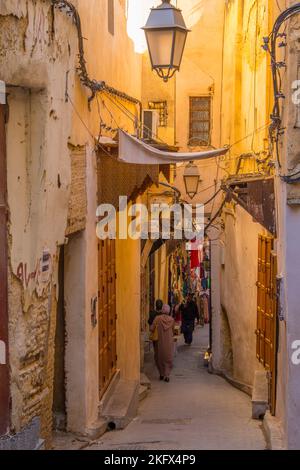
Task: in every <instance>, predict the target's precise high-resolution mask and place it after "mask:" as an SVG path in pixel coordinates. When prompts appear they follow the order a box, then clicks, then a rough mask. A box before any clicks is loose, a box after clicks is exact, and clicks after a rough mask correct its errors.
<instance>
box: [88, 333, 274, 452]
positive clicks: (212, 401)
mask: <svg viewBox="0 0 300 470" xmlns="http://www.w3.org/2000/svg"><path fill="white" fill-rule="evenodd" d="M207 337H208V327H205V329H201V328H197V330H196V334H195V339H194V343H193V345H192V347H188V346H185V345H184V344H183V343H182V341H180V343H179V345H178V353H177V356H176V358H175V367H174V370H173V373H172V377H171V382H170V383H169V384H168V383H165V382H160V381H159V380H158V374H157V371H156V370H155V368H154V366H153V362H152V357H151V356H152V355H149V357H147V358H146V365H145V372H146V374H147V375H148V377H149V378H150V379H151V381H152V389H151V392H150V394H149V395H148V397H147V398H146V399H145V400H144V401H143V402H142V403H141V404H140V408H139V413H138V416H137V418H136V419H135V420H134V421H133V422H132V423H131V424H130V425H129V426H128V427H127V428H126V429H125V430H124V431H114V432H110V433H107V434H105V435H104V436H103V437H102V438H101V439H100V440H99V441H97V442H93V443H90V444H89V445H87V446H84V447H85V450H202V449H206V450H232V449H233V450H240V449H245V450H264V449H265V448H266V443H265V439H264V436H263V432H262V430H261V422H260V421H254V420H252V419H251V401H250V398H249V397H248V396H247V395H246V394H244V393H242V392H240V391H239V390H237V389H235V388H233V387H232V386H231V385H229V384H228V383H227V382H226V381H225V380H223V379H222V378H220V377H218V376H215V375H211V374H209V373H208V371H207V368H205V367H204V364H203V353H204V351H205V350H206V348H207V341H208V340H207Z"/></svg>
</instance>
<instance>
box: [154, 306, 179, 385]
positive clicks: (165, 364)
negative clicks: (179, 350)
mask: <svg viewBox="0 0 300 470" xmlns="http://www.w3.org/2000/svg"><path fill="white" fill-rule="evenodd" d="M170 312H171V309H170V307H169V305H164V306H163V309H162V312H161V314H160V315H158V316H157V317H156V318H155V320H154V322H153V325H152V326H151V331H154V330H155V329H156V328H157V332H158V341H157V344H156V348H155V354H154V355H155V363H156V367H157V369H158V372H159V375H160V380H165V382H169V381H170V374H171V370H172V369H173V358H174V333H173V332H174V324H175V321H174V318H172V317H171V316H170Z"/></svg>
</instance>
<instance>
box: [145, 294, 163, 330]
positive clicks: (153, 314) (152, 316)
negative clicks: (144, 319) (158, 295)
mask: <svg viewBox="0 0 300 470" xmlns="http://www.w3.org/2000/svg"><path fill="white" fill-rule="evenodd" d="M163 306H164V303H163V301H162V300H160V299H158V300H157V301H156V302H155V310H152V312H150V315H149V320H148V324H149V326H152V324H153V322H154V320H155V317H157V315H160V314H161V311H162V308H163Z"/></svg>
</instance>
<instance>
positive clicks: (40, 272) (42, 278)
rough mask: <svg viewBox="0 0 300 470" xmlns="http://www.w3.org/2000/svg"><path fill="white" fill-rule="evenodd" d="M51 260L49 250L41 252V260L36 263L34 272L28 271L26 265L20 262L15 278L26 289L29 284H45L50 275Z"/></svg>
mask: <svg viewBox="0 0 300 470" xmlns="http://www.w3.org/2000/svg"><path fill="white" fill-rule="evenodd" d="M52 267H53V259H52V256H51V253H50V250H48V249H46V250H43V254H42V256H41V258H40V259H39V260H38V261H37V263H36V266H35V269H34V271H30V270H29V267H28V263H23V262H21V263H20V264H19V265H18V268H17V277H18V279H20V281H21V282H22V284H23V287H24V288H25V289H28V287H29V285H30V283H31V282H33V284H34V285H40V284H47V283H48V282H49V281H50V277H51V274H52Z"/></svg>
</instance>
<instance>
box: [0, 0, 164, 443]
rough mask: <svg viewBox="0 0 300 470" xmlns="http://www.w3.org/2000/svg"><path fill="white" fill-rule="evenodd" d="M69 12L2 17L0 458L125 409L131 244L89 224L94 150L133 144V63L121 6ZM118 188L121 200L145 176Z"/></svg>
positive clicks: (22, 6)
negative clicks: (122, 138)
mask: <svg viewBox="0 0 300 470" xmlns="http://www.w3.org/2000/svg"><path fill="white" fill-rule="evenodd" d="M72 4H73V7H72V6H71V8H70V7H69V6H68V4H66V3H65V2H64V1H57V2H56V1H53V2H52V1H50V0H49V1H47V2H44V1H43V2H42V1H38V2H26V1H24V2H23V1H21V2H15V1H14V0H12V1H7V2H1V5H0V22H1V32H0V50H1V54H0V56H1V57H0V79H1V81H2V85H3V83H5V85H6V104H2V105H1V185H2V186H1V237H3V240H6V243H4V244H3V245H2V244H1V250H2V251H1V279H3V282H4V284H3V286H4V289H3V291H2V288H1V328H3V340H2V330H1V366H0V367H1V401H0V406H1V413H0V415H1V428H0V429H1V435H2V436H3V439H1V440H0V448H22V446H23V447H24V446H25V447H26V448H36V447H38V446H40V445H45V446H46V447H47V448H49V447H50V446H51V434H52V429H53V427H56V428H59V429H66V430H68V431H71V432H75V433H79V434H85V435H92V436H95V435H97V434H99V433H101V432H103V430H105V429H106V426H107V419H105V420H104V421H103V414H105V413H106V415H107V414H110V413H111V411H110V410H111V407H112V405H111V402H110V398H111V399H113V394H114V393H122V391H125V392H126V393H124V396H125V395H126V396H127V402H126V403H124V409H125V411H124V410H121V411H120V410H119V412H118V413H119V414H118V413H117V410H115V412H116V413H117V414H118V416H117V417H118V418H119V421H120V423H121V424H120V423H119V425H120V426H121V425H122V423H123V421H124V422H125V421H126V419H127V418H128V416H129V415H130V416H131V415H134V413H135V410H136V406H137V394H138V386H139V381H140V290H139V284H140V257H141V247H140V241H131V240H130V241H127V240H116V241H115V242H113V243H111V244H110V243H109V242H102V241H101V240H99V239H98V238H97V236H96V225H97V221H98V219H97V217H96V211H97V206H98V205H99V204H100V203H102V202H106V201H105V198H103V199H102V196H100V195H103V191H102V188H101V174H100V177H99V171H100V173H101V161H102V159H103V158H104V157H103V155H107V154H108V155H110V153H109V152H110V151H111V149H110V147H109V146H106V143H105V142H107V141H109V142H110V141H111V140H112V138H113V137H115V135H116V134H117V132H118V129H119V128H126V130H127V131H129V132H132V133H134V132H136V131H137V122H138V120H139V113H140V109H139V100H140V99H141V67H142V63H141V58H140V57H139V56H138V55H137V54H135V53H134V48H133V43H132V41H131V40H130V39H129V38H128V36H127V32H126V21H127V19H126V14H127V10H126V2H125V1H123V0H122V1H110V0H109V1H103V2H102V1H101V2H98V1H92V2H89V8H86V2H84V1H75V2H72ZM84 38H85V39H84ZM92 80H95V81H96V82H97V84H98V89H97V96H94V95H93V93H92V92H93V87H92V86H91V81H92ZM89 98H91V99H89ZM3 103H4V101H3ZM102 141H104V144H102V143H101V142H102ZM156 173H157V175H156V177H158V170H157V171H156ZM6 175H7V177H6ZM150 176H151V175H150ZM130 177H131V178H132V181H131V180H130V178H129V180H128V186H127V187H126V185H125V189H126V191H127V192H126V195H128V197H129V200H130V197H131V196H132V197H136V194H137V192H139V191H140V188H139V186H138V187H136V184H137V183H138V184H140V186H141V191H143V183H144V180H145V179H146V177H147V173H145V174H142V175H140V177H139V178H137V177H136V175H131V176H130ZM156 177H155V178H156ZM105 178H106V180H107V181H108V182H109V181H113V178H114V175H113V174H111V173H108V174H106V175H105ZM147 181H148V180H147ZM149 181H150V182H151V184H152V180H151V179H150V180H149ZM6 187H7V191H6ZM123 187H124V185H123ZM121 189H122V185H119V190H120V191H121ZM116 192H117V189H116ZM134 193H135V194H134ZM117 195H118V194H117ZM119 195H120V196H121V195H122V193H120V194H119ZM3 206H5V210H4V211H2V207H3ZM5 220H7V225H6V223H5ZM2 222H3V223H2ZM1 239H2V238H1ZM5 286H7V289H6V288H5ZM2 300H3V301H2ZM129 305H130V315H128V306H129ZM2 377H3V384H4V386H3V387H2ZM112 384H113V386H112ZM109 386H111V388H110V389H109ZM107 390H108V394H107V393H106V394H105V392H106V391H107ZM122 413H123V414H122ZM123 415H124V416H123ZM122 418H124V420H123V421H122ZM110 419H111V420H113V419H115V416H114V412H112V413H111V414H110ZM117 425H118V424H117ZM24 443H25V444H24Z"/></svg>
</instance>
